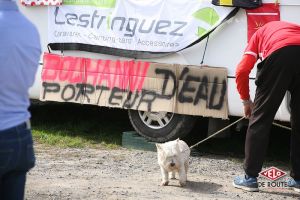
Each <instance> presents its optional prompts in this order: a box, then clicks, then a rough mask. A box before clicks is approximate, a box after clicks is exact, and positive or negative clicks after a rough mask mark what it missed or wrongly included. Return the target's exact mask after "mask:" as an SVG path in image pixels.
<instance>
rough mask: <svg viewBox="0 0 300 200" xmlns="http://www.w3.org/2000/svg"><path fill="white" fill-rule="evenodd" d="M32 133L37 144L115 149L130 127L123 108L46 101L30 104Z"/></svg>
mask: <svg viewBox="0 0 300 200" xmlns="http://www.w3.org/2000/svg"><path fill="white" fill-rule="evenodd" d="M30 111H31V113H32V119H31V122H32V133H33V137H34V139H35V140H36V141H37V142H38V143H42V144H46V145H51V146H58V147H74V148H84V147H94V148H99V147H100V148H101V147H105V148H110V149H113V148H118V147H120V146H121V143H122V132H124V131H128V130H132V127H131V126H130V123H129V121H128V117H127V112H126V110H120V109H108V108H100V107H98V106H89V105H79V104H71V103H68V104H65V103H47V104H42V105H32V106H31V107H30Z"/></svg>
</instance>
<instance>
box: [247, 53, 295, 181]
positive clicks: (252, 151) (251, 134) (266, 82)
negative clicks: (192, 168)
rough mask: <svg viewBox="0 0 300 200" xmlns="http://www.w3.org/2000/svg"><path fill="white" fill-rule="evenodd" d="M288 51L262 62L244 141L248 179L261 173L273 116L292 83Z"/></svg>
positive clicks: (274, 54) (273, 55) (275, 54)
mask: <svg viewBox="0 0 300 200" xmlns="http://www.w3.org/2000/svg"><path fill="white" fill-rule="evenodd" d="M287 52H288V49H287V48H285V49H281V50H279V51H277V52H275V53H273V54H272V55H271V56H270V57H269V58H268V59H267V60H266V61H265V63H264V66H263V69H262V72H261V73H262V77H263V80H262V81H260V84H259V85H258V86H257V89H256V94H255V99H254V108H253V110H252V115H251V117H250V121H249V126H248V130H247V135H246V142H245V160H244V170H245V173H246V174H247V175H248V176H251V177H258V174H259V172H260V171H261V168H262V165H263V161H264V158H265V154H266V151H267V146H268V143H269V134H270V128H271V126H272V122H273V120H274V116H275V114H276V112H277V110H278V108H279V106H280V104H281V102H282V100H283V98H284V95H285V93H286V91H287V89H288V87H289V85H290V83H291V77H292V76H293V74H292V72H291V70H290V67H289V65H288V64H289V61H288V60H290V57H289V56H288V55H287V54H288V53H287ZM291 64H292V63H291ZM288 77H290V78H288Z"/></svg>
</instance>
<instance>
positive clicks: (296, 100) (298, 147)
mask: <svg viewBox="0 0 300 200" xmlns="http://www.w3.org/2000/svg"><path fill="white" fill-rule="evenodd" d="M290 106H291V125H292V135H291V154H290V160H291V177H292V178H294V179H295V180H298V181H300V75H299V76H298V78H297V79H295V84H294V86H293V88H292V90H291V104H290Z"/></svg>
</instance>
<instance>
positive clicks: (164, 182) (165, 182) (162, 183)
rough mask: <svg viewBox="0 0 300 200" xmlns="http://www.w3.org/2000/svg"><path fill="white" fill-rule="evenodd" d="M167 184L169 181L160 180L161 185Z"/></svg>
mask: <svg viewBox="0 0 300 200" xmlns="http://www.w3.org/2000/svg"><path fill="white" fill-rule="evenodd" d="M168 184H169V181H162V182H161V186H167V185H168Z"/></svg>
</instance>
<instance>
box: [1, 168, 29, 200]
mask: <svg viewBox="0 0 300 200" xmlns="http://www.w3.org/2000/svg"><path fill="white" fill-rule="evenodd" d="M25 181H26V171H14V172H11V173H8V174H6V175H5V176H4V177H3V178H2V188H1V189H2V190H3V191H6V192H3V194H2V196H1V200H12V199H14V200H23V199H24V188H25Z"/></svg>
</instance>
